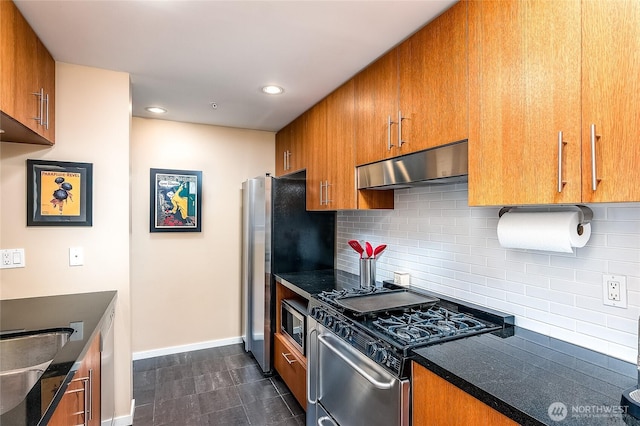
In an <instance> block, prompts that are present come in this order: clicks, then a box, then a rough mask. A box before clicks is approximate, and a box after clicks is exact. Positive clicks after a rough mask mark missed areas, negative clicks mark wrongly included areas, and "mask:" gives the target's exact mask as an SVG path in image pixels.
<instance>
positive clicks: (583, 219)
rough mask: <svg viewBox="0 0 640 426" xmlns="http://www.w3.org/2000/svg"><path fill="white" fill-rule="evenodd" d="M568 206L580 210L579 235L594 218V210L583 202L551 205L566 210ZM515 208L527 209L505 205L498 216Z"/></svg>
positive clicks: (552, 208)
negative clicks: (582, 203)
mask: <svg viewBox="0 0 640 426" xmlns="http://www.w3.org/2000/svg"><path fill="white" fill-rule="evenodd" d="M566 208H577V209H578V211H579V212H580V222H579V223H578V235H582V232H583V229H582V226H583V225H586V224H587V223H590V222H591V221H592V220H593V210H591V209H590V208H589V207H587V206H583V205H581V204H578V205H575V206H557V209H556V208H554V207H550V209H551V211H556V210H557V211H565V209H566ZM515 209H518V210H520V209H526V207H517V206H509V207H503V208H501V209H500V211H499V212H498V217H502V215H503V214H505V213H507V212H510V211H513V210H515Z"/></svg>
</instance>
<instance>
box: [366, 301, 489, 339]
mask: <svg viewBox="0 0 640 426" xmlns="http://www.w3.org/2000/svg"><path fill="white" fill-rule="evenodd" d="M373 325H374V326H375V327H377V328H378V329H379V330H382V332H384V333H386V334H387V335H389V336H391V337H393V338H394V339H397V340H399V341H400V342H403V343H405V344H410V345H416V344H420V343H424V342H428V341H430V340H439V339H442V338H446V337H450V336H456V335H459V334H465V333H470V332H475V331H477V330H482V329H484V328H486V327H487V326H486V325H485V324H484V323H482V322H480V321H478V320H477V319H475V318H473V317H471V316H469V315H466V314H462V313H458V312H451V311H449V310H447V309H444V308H442V307H433V308H431V309H428V310H424V311H421V310H412V311H411V312H407V313H404V314H400V315H391V316H388V317H380V318H378V319H376V320H375V321H373Z"/></svg>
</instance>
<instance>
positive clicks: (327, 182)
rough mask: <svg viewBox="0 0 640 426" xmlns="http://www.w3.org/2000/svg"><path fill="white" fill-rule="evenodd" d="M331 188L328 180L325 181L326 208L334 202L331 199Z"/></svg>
mask: <svg viewBox="0 0 640 426" xmlns="http://www.w3.org/2000/svg"><path fill="white" fill-rule="evenodd" d="M330 186H331V184H330V183H329V181H328V180H325V181H324V204H325V205H326V206H328V205H329V203H331V202H332V201H333V200H330V199H329V187H330Z"/></svg>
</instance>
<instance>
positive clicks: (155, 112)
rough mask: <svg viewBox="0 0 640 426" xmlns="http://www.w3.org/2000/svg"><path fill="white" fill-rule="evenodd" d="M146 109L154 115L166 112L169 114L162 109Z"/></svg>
mask: <svg viewBox="0 0 640 426" xmlns="http://www.w3.org/2000/svg"><path fill="white" fill-rule="evenodd" d="M145 109H146V110H147V111H149V112H152V113H154V114H164V113H165V112H167V110H166V109H164V108H160V107H146V108H145Z"/></svg>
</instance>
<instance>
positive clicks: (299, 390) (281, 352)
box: [273, 333, 307, 410]
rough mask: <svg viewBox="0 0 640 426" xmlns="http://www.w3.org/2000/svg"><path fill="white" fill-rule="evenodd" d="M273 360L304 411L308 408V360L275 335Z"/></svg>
mask: <svg viewBox="0 0 640 426" xmlns="http://www.w3.org/2000/svg"><path fill="white" fill-rule="evenodd" d="M273 348H274V349H273V350H274V352H273V358H274V364H275V367H276V371H277V372H278V373H279V374H280V377H282V380H284V382H285V383H286V384H287V386H288V387H289V389H290V390H291V393H292V394H293V396H295V397H296V399H297V400H298V402H299V403H300V405H301V406H302V408H303V409H305V410H306V408H307V360H306V358H305V357H304V356H302V355H301V354H300V353H299V352H298V351H297V350H295V349H294V348H293V347H291V345H290V344H289V343H288V342H287V341H285V340H284V338H283V337H282V336H281V335H280V333H276V334H275V339H274V345H273Z"/></svg>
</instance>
